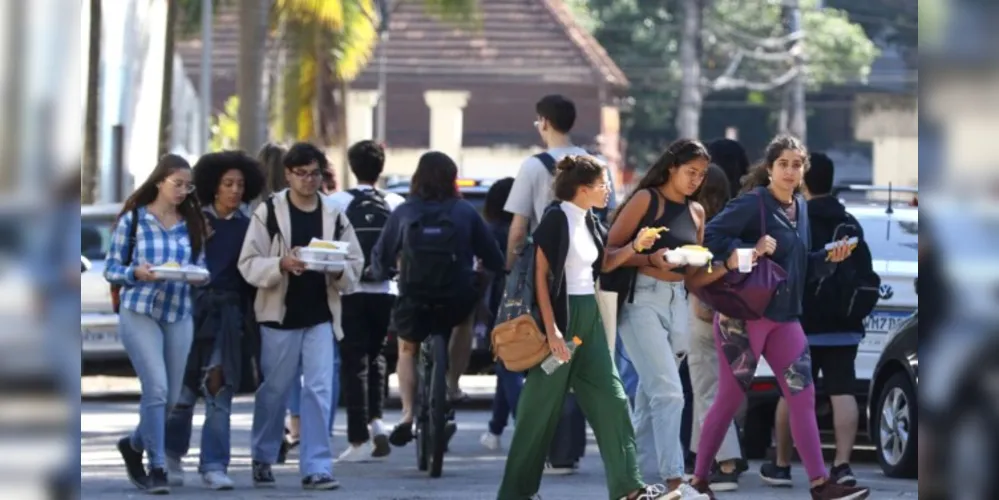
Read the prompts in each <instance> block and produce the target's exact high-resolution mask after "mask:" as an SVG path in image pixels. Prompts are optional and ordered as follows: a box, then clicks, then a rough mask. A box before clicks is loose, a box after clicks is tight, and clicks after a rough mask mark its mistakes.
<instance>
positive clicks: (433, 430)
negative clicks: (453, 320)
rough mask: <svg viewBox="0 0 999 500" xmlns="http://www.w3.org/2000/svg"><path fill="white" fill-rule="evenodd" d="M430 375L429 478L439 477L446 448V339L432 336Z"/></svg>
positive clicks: (440, 336) (441, 336)
mask: <svg viewBox="0 0 999 500" xmlns="http://www.w3.org/2000/svg"><path fill="white" fill-rule="evenodd" d="M430 354H431V355H430V361H431V365H430V366H431V367H432V370H431V373H430V377H428V378H429V382H430V384H429V386H430V391H429V393H430V394H429V396H430V398H429V399H430V405H429V410H430V411H429V412H428V413H429V414H430V415H429V416H430V418H429V423H430V439H431V446H430V449H431V454H430V477H441V471H442V469H443V468H444V451H445V449H446V448H447V435H446V434H445V432H444V428H445V426H446V424H447V380H446V379H445V377H446V376H447V338H445V337H444V336H443V335H434V336H433V337H432V339H431V347H430Z"/></svg>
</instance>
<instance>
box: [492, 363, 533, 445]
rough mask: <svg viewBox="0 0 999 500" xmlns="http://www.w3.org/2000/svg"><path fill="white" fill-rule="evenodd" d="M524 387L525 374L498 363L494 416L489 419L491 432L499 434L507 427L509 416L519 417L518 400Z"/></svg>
mask: <svg viewBox="0 0 999 500" xmlns="http://www.w3.org/2000/svg"><path fill="white" fill-rule="evenodd" d="M523 387H524V374H523V373H518V372H512V371H510V370H507V369H506V367H504V366H503V363H502V362H497V363H496V394H495V395H494V396H493V418H492V419H490V420H489V432H491V433H492V434H494V435H496V436H499V435H501V434H503V429H505V428H506V424H507V420H508V417H513V418H514V419H516V418H517V400H519V399H520V391H521V389H522V388H523Z"/></svg>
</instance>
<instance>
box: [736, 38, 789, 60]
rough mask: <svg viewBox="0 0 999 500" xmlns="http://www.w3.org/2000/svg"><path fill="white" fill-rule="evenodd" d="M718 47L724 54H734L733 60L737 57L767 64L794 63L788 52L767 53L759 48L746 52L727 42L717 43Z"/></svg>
mask: <svg viewBox="0 0 999 500" xmlns="http://www.w3.org/2000/svg"><path fill="white" fill-rule="evenodd" d="M718 46H719V47H721V48H722V49H724V50H725V51H726V52H730V53H732V54H734V55H733V59H735V57H739V58H740V59H741V58H743V57H746V58H749V59H753V60H756V61H763V62H768V63H791V62H794V54H793V53H791V52H790V51H788V50H782V51H780V52H768V51H764V50H762V49H759V48H757V49H755V50H746V49H744V48H742V47H740V46H738V45H735V44H733V43H728V42H718ZM740 62H741V61H740Z"/></svg>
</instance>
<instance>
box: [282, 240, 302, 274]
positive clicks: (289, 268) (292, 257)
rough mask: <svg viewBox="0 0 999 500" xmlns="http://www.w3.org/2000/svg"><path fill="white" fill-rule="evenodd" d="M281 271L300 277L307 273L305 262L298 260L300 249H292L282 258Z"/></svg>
mask: <svg viewBox="0 0 999 500" xmlns="http://www.w3.org/2000/svg"><path fill="white" fill-rule="evenodd" d="M279 265H280V267H281V270H282V271H284V272H287V273H291V274H294V275H295V276H298V275H300V274H302V273H303V272H305V262H302V260H301V259H299V258H298V247H295V248H292V249H291V251H290V252H288V255H285V256H284V257H281V262H280V263H279Z"/></svg>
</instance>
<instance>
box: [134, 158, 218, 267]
mask: <svg viewBox="0 0 999 500" xmlns="http://www.w3.org/2000/svg"><path fill="white" fill-rule="evenodd" d="M182 169H187V170H191V164H190V163H188V162H187V160H185V159H184V158H183V157H180V156H177V155H174V154H168V155H163V157H162V158H160V161H159V163H157V164H156V168H154V169H153V171H152V173H150V174H149V177H148V178H147V179H146V181H145V182H143V183H142V185H141V186H139V187H138V189H136V190H135V192H133V193H132V194H131V195H130V196H129V197H128V199H126V200H125V203H124V204H122V207H121V212H120V213H119V214H118V218H119V219H120V218H121V216H122V215H124V214H127V213H129V212H131V211H132V210H135V209H137V208H139V207H144V206H146V205H149V204H150V203H152V202H153V201H156V197H157V196H158V195H159V192H160V190H159V186H157V184H159V183H161V182H163V181H164V180H165V179H166V178H167V177H169V176H170V174H172V173H174V172H176V171H178V170H182ZM177 212H179V213H180V216H181V217H182V218H183V219H184V222H186V223H187V236H188V238H189V239H190V240H191V251H192V252H193V253H194V255H198V254H199V253H201V248H202V246H203V245H204V242H205V235H206V231H207V227H208V225H207V224H206V223H205V217H204V215H202V213H201V204H200V203H198V197H197V196H196V195H195V194H194V193H190V194H188V195H187V196H185V197H184V201H182V202H180V205H178V206H177Z"/></svg>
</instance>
